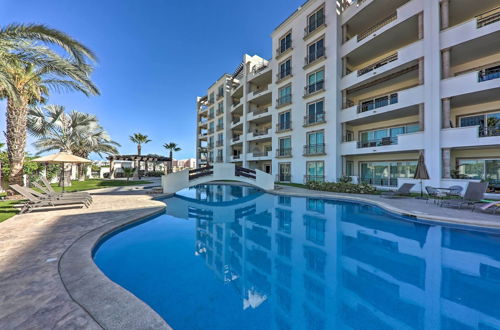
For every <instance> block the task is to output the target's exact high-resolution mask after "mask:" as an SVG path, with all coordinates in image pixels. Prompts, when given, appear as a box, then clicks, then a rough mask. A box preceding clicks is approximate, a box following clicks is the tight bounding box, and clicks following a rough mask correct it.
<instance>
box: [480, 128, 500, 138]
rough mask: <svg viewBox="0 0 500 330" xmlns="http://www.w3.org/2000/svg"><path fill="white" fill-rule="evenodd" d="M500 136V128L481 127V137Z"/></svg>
mask: <svg viewBox="0 0 500 330" xmlns="http://www.w3.org/2000/svg"><path fill="white" fill-rule="evenodd" d="M487 136H500V127H479V137H487Z"/></svg>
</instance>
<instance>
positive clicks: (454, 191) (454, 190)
mask: <svg viewBox="0 0 500 330" xmlns="http://www.w3.org/2000/svg"><path fill="white" fill-rule="evenodd" d="M449 189H450V190H449V191H448V192H447V193H446V196H449V197H460V196H461V194H462V190H464V188H463V187H462V186H451V187H450V188H449Z"/></svg>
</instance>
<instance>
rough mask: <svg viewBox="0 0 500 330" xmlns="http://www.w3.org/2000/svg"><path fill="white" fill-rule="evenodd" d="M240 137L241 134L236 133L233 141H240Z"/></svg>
mask: <svg viewBox="0 0 500 330" xmlns="http://www.w3.org/2000/svg"><path fill="white" fill-rule="evenodd" d="M240 138H241V135H235V136H233V139H232V141H233V142H236V141H239V140H240Z"/></svg>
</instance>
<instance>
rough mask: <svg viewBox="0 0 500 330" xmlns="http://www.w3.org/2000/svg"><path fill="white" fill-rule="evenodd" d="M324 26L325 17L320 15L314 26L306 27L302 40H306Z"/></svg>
mask: <svg viewBox="0 0 500 330" xmlns="http://www.w3.org/2000/svg"><path fill="white" fill-rule="evenodd" d="M324 24H325V15H321V16H319V17H318V18H317V19H316V22H315V24H311V25H308V26H307V27H306V28H305V29H304V38H307V37H308V36H309V35H310V34H311V33H313V32H314V31H316V29H317V28H319V27H320V26H322V25H324Z"/></svg>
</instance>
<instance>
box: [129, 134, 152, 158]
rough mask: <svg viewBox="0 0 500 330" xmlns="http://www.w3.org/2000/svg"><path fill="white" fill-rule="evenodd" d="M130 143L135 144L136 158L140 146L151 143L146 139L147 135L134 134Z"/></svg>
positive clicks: (139, 153)
mask: <svg viewBox="0 0 500 330" xmlns="http://www.w3.org/2000/svg"><path fill="white" fill-rule="evenodd" d="M130 141H132V142H133V143H135V144H137V155H138V156H140V155H141V151H142V145H144V144H146V143H149V142H151V140H150V139H148V136H147V135H143V134H141V133H134V134H133V135H131V136H130Z"/></svg>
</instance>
